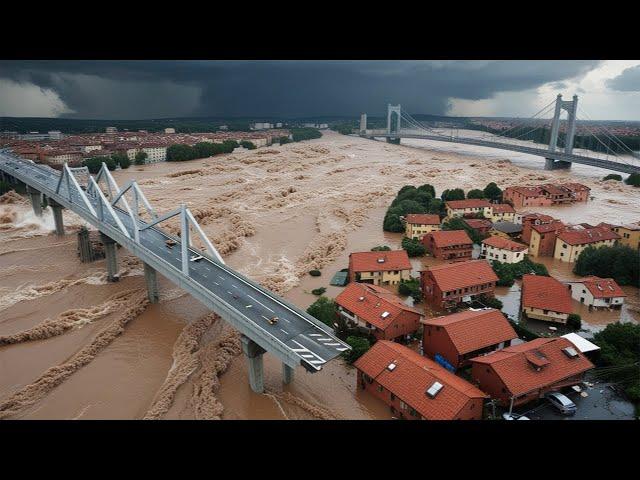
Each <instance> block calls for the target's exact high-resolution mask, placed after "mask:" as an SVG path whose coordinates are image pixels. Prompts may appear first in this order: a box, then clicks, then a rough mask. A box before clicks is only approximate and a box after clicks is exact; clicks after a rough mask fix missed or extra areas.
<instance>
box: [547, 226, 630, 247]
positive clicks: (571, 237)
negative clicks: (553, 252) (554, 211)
mask: <svg viewBox="0 0 640 480" xmlns="http://www.w3.org/2000/svg"><path fill="white" fill-rule="evenodd" d="M558 238H559V239H560V240H562V241H563V242H565V243H568V244H569V245H585V244H588V243H596V242H602V241H604V240H617V239H619V238H620V235H618V234H617V233H615V232H613V231H611V230H609V229H608V228H604V227H594V228H585V229H581V230H566V231H564V232H561V233H560V234H559V235H558Z"/></svg>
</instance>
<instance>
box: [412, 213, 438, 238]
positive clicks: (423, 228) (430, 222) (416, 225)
mask: <svg viewBox="0 0 640 480" xmlns="http://www.w3.org/2000/svg"><path fill="white" fill-rule="evenodd" d="M404 221H405V235H406V236H407V237H409V238H412V239H414V240H420V239H421V238H422V237H423V236H424V235H425V234H426V233H430V232H437V231H438V230H440V228H441V227H440V215H431V214H427V213H409V214H407V216H406V217H405V219H404Z"/></svg>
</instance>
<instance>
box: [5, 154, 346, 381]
mask: <svg viewBox="0 0 640 480" xmlns="http://www.w3.org/2000/svg"><path fill="white" fill-rule="evenodd" d="M0 180H4V181H7V182H9V183H12V184H16V183H22V184H24V185H26V190H27V193H28V195H29V196H30V197H31V202H32V206H33V209H34V211H35V213H36V215H42V205H43V197H46V199H47V202H46V204H48V206H49V207H51V208H52V210H53V217H54V221H55V227H56V233H57V234H58V235H63V234H64V225H63V215H62V211H63V209H69V210H72V211H73V212H74V213H76V214H77V215H78V216H80V217H81V218H82V219H83V220H85V221H86V222H87V223H89V224H91V225H93V226H94V227H95V228H97V229H98V230H99V231H100V232H101V235H102V240H103V243H104V246H105V254H106V264H107V273H108V278H109V279H110V280H112V281H114V280H117V278H118V262H117V248H116V247H117V245H116V244H120V245H121V246H123V247H125V248H126V249H127V250H128V251H129V252H131V253H132V254H134V255H136V256H137V257H138V258H140V260H142V262H143V263H144V273H145V281H146V284H147V292H148V296H149V300H150V301H151V302H152V303H153V302H157V301H158V300H159V292H158V282H157V276H156V272H159V273H160V274H162V276H164V277H165V278H167V279H168V280H170V281H171V282H173V283H174V284H176V285H177V286H179V287H181V288H182V289H184V290H186V291H187V292H188V293H189V294H191V295H192V296H193V297H194V298H196V299H197V300H199V301H200V302H202V303H203V304H204V305H206V306H207V307H208V308H210V309H211V310H212V311H213V312H215V313H217V314H218V315H220V317H222V318H223V319H224V320H225V321H227V322H229V323H230V324H231V325H233V327H235V328H236V329H237V330H238V331H239V332H240V333H241V334H242V347H243V352H244V354H245V356H246V357H247V360H248V365H249V382H250V384H251V388H252V389H253V390H254V391H256V392H259V393H261V392H262V391H264V380H263V360H262V356H263V354H264V353H265V352H266V351H268V352H269V353H271V354H273V355H275V356H276V357H278V358H279V359H280V360H282V365H283V370H282V374H283V380H284V382H285V383H289V382H291V381H292V379H293V372H294V368H295V367H296V366H299V365H300V366H302V367H304V368H305V369H306V370H307V371H309V372H312V373H314V372H317V371H319V370H321V369H322V366H323V365H324V364H325V363H327V362H328V361H329V360H331V359H333V358H335V357H337V356H338V355H340V354H341V353H343V352H345V351H347V350H349V349H350V348H351V347H350V346H349V345H348V344H346V343H344V342H343V341H342V340H340V339H338V338H337V337H336V336H335V333H334V331H333V329H332V328H330V327H328V326H327V325H324V324H323V323H322V322H320V321H318V320H316V319H315V318H313V317H312V316H311V315H309V314H308V313H306V312H305V311H303V310H301V309H300V308H298V307H296V306H295V305H293V304H291V303H289V302H287V301H286V300H284V299H283V298H281V297H279V296H278V295H276V294H275V293H273V292H271V291H269V290H267V289H266V288H264V287H262V286H261V285H259V284H258V283H256V282H254V281H252V280H250V279H249V278H247V277H245V276H243V275H242V274H240V273H238V272H236V271H235V270H234V269H232V268H231V267H229V266H228V265H225V263H224V261H223V259H222V257H221V256H220V255H219V253H218V251H217V250H216V248H215V246H214V245H213V244H212V243H211V242H210V241H209V239H208V238H207V236H206V235H205V233H204V232H203V231H202V229H201V228H200V226H199V225H198V222H197V221H196V219H195V218H194V216H193V215H192V214H191V212H190V211H189V209H188V208H187V207H186V206H185V205H181V206H180V207H179V208H177V209H176V210H173V211H171V212H167V213H164V214H159V213H158V212H156V211H155V210H154V209H153V207H152V205H151V203H150V202H149V201H148V200H147V198H146V196H145V195H144V192H143V191H142V190H141V189H140V187H139V186H138V185H137V183H136V182H135V181H131V182H129V183H128V184H126V185H125V186H123V187H122V188H120V186H119V185H118V184H117V183H116V181H115V179H114V178H113V176H112V175H111V173H110V172H109V170H108V169H107V166H106V165H105V164H104V163H103V164H102V168H101V170H100V172H99V173H98V174H97V175H96V176H95V177H94V176H93V175H91V174H90V173H89V171H88V169H87V168H86V167H81V168H70V167H69V166H68V165H67V164H64V167H63V169H62V172H59V171H57V170H54V169H52V168H50V167H48V166H45V165H39V164H36V163H34V162H32V161H30V160H23V159H20V158H17V157H15V156H13V155H11V154H10V153H9V152H8V151H5V150H0ZM177 202H178V199H176V203H177ZM49 207H47V208H49ZM172 218H178V219H179V225H180V233H179V236H175V235H173V234H171V233H169V232H168V231H166V230H163V229H161V228H160V224H161V223H163V222H166V221H167V220H170V219H172ZM194 238H199V239H200V241H201V243H202V244H203V245H204V250H201V249H199V248H197V246H196V245H195V244H194V242H193V239H194Z"/></svg>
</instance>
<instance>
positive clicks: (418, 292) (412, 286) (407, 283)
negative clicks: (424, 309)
mask: <svg viewBox="0 0 640 480" xmlns="http://www.w3.org/2000/svg"><path fill="white" fill-rule="evenodd" d="M398 293H399V294H400V295H410V296H411V297H412V298H413V300H414V302H416V303H417V302H420V301H421V300H422V289H421V288H420V280H418V279H417V278H411V279H409V280H400V284H399V285H398Z"/></svg>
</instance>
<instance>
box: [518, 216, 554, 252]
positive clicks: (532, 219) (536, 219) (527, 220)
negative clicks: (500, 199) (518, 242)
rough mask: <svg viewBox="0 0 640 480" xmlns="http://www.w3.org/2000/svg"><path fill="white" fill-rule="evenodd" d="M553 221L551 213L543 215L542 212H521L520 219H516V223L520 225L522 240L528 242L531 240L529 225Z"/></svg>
mask: <svg viewBox="0 0 640 480" xmlns="http://www.w3.org/2000/svg"><path fill="white" fill-rule="evenodd" d="M553 221H556V220H555V219H554V218H553V217H552V216H551V215H545V214H543V213H523V214H522V215H520V220H519V221H518V220H516V223H520V224H521V225H522V240H523V241H524V242H525V243H527V244H528V243H529V241H530V240H531V227H532V226H533V225H542V224H545V223H551V222H553Z"/></svg>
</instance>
